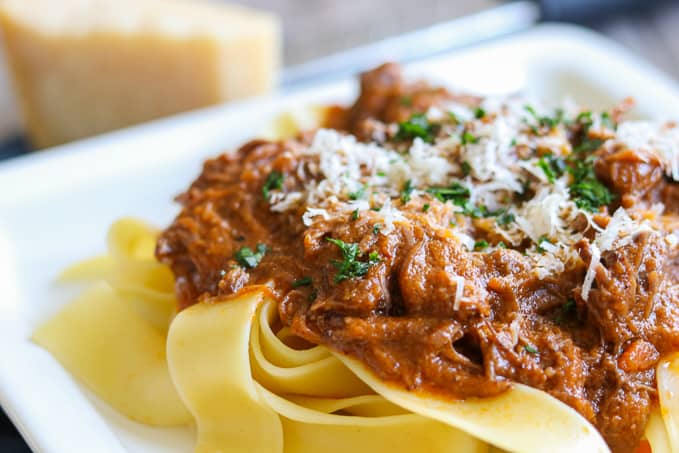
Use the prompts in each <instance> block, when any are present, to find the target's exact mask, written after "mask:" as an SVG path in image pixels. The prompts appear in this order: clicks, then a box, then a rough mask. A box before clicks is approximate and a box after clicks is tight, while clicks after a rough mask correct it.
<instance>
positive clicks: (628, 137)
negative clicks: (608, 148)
mask: <svg viewBox="0 0 679 453" xmlns="http://www.w3.org/2000/svg"><path fill="white" fill-rule="evenodd" d="M616 142H617V143H619V144H622V145H624V146H626V147H628V148H629V149H632V150H638V151H646V152H650V153H653V154H655V155H656V156H657V157H658V159H659V161H660V162H661V164H662V166H663V168H664V169H665V173H666V174H667V176H669V177H670V178H672V179H674V180H675V181H679V127H677V126H676V125H674V124H671V123H652V122H649V121H626V122H624V123H621V124H620V125H619V126H618V131H617V138H616Z"/></svg>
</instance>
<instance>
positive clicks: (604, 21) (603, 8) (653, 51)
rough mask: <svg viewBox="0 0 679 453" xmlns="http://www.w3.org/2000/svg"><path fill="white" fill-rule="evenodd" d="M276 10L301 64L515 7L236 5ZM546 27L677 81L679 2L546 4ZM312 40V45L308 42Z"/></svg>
mask: <svg viewBox="0 0 679 453" xmlns="http://www.w3.org/2000/svg"><path fill="white" fill-rule="evenodd" d="M236 3H240V4H244V5H248V6H253V7H257V8H263V9H268V10H271V11H275V12H276V13H278V14H279V15H280V17H281V18H282V20H283V24H284V42H285V47H284V61H285V63H286V64H288V65H294V64H298V63H301V62H304V61H307V60H311V59H314V58H318V57H320V56H323V55H327V54H330V53H334V52H338V51H340V50H344V49H348V48H351V47H355V46H359V45H363V44H366V43H369V42H374V41H377V40H379V39H384V38H386V37H389V36H394V35H398V34H401V33H404V32H409V31H413V30H416V29H419V28H423V27H427V26H429V25H432V24H434V23H438V22H445V21H448V20H451V19H455V18H458V17H463V16H466V15H469V14H472V13H477V12H480V11H484V10H487V9H489V8H493V7H497V6H500V5H504V4H507V3H510V2H506V1H501V0H342V1H338V0H237V1H236ZM532 3H534V4H535V6H536V7H537V9H538V10H539V14H540V16H539V20H541V21H550V22H551V21H565V22H574V23H579V24H582V25H585V26H588V27H590V28H593V29H594V30H597V31H600V32H602V33H604V34H606V35H608V36H609V37H611V38H613V39H614V40H615V41H617V42H618V43H620V44H622V45H623V46H626V47H628V48H629V49H631V50H632V51H634V52H636V53H638V54H640V55H642V56H644V57H646V59H647V60H649V61H651V62H652V63H653V64H655V65H657V66H658V67H660V68H661V69H663V70H664V71H665V72H667V73H669V74H672V75H673V76H674V77H675V78H679V1H677V0H543V1H535V2H532ZM310 36H313V39H309V37H310Z"/></svg>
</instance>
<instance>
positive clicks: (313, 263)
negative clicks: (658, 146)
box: [157, 64, 679, 453]
mask: <svg viewBox="0 0 679 453" xmlns="http://www.w3.org/2000/svg"><path fill="white" fill-rule="evenodd" d="M404 100H406V101H407V102H406V101H404ZM451 100H454V101H455V102H459V103H463V104H468V105H476V104H478V103H479V101H480V100H479V99H478V98H474V97H469V96H456V95H453V94H452V93H450V92H448V91H447V90H445V89H443V88H433V87H430V86H428V85H427V84H424V83H414V84H409V83H406V82H405V81H404V80H403V78H402V75H401V72H400V68H398V66H396V65H393V64H387V65H384V66H382V67H380V68H377V69H375V70H373V71H371V72H368V73H366V74H364V75H363V76H362V78H361V93H360V96H359V97H358V99H357V100H356V102H355V103H354V105H352V106H351V107H349V108H347V109H343V108H334V109H332V111H331V114H330V117H329V119H328V124H327V126H328V127H331V128H334V129H338V130H343V131H346V132H348V133H351V134H353V135H355V136H356V137H357V138H358V139H359V140H361V141H366V142H368V141H375V140H376V141H380V142H382V143H383V144H385V145H388V144H389V143H394V142H397V141H398V139H397V137H395V134H394V125H395V124H398V123H400V122H403V121H407V120H408V119H409V118H411V117H412V115H413V114H417V113H419V112H425V111H427V110H428V109H430V108H431V107H436V106H438V105H442V104H443V103H445V102H447V101H451ZM611 116H613V117H614V119H617V116H618V113H617V112H615V111H612V112H611ZM571 133H572V137H571V140H572V142H573V143H574V145H575V144H577V142H578V140H581V137H579V135H578V133H579V132H578V129H577V126H574V127H573V128H572V129H571ZM312 139H313V132H308V133H303V134H301V135H300V136H298V137H296V138H294V139H289V140H283V141H279V142H271V141H264V140H255V141H251V142H249V143H247V144H245V145H244V146H243V147H241V148H240V149H239V150H238V151H237V152H235V153H226V154H223V155H221V156H219V157H217V158H214V159H211V160H208V161H207V162H206V163H205V165H204V168H203V171H202V174H201V175H200V177H199V178H198V179H197V180H196V181H195V182H194V183H193V184H192V185H191V187H190V188H189V189H188V190H187V191H186V192H185V193H184V194H182V195H181V196H180V197H179V198H178V200H179V202H180V203H181V205H182V211H181V213H180V214H179V215H178V217H177V218H176V220H175V221H174V223H173V224H172V225H171V226H170V227H169V228H168V229H166V230H165V231H164V232H163V233H162V235H161V236H160V239H159V241H158V246H157V256H158V258H159V260H160V261H162V262H164V263H167V264H168V265H170V267H171V268H172V270H173V272H174V274H175V277H176V289H177V294H178V299H179V304H180V308H184V307H187V306H189V305H191V304H194V303H196V302H199V301H205V300H208V299H209V298H211V297H214V296H221V295H229V294H234V293H237V292H239V291H240V290H241V289H243V288H244V287H245V286H247V285H250V284H257V283H265V282H273V288H274V292H275V294H276V295H277V297H279V300H280V310H279V311H280V317H281V321H282V323H283V324H284V325H287V326H290V328H291V329H292V331H293V332H294V333H295V334H296V335H297V336H299V337H301V338H303V339H305V340H307V341H309V342H311V343H315V344H324V345H327V346H329V347H331V348H334V349H335V350H339V351H342V352H344V353H347V354H349V355H351V356H354V357H356V358H358V359H360V360H361V361H363V362H364V363H365V364H367V365H368V366H369V367H370V368H371V369H372V370H373V371H374V372H375V373H376V374H377V375H378V376H379V377H380V378H382V379H384V380H387V381H391V382H394V383H396V384H398V385H402V386H405V387H406V388H408V389H411V390H424V391H431V392H437V393H438V394H442V395H445V396H446V397H452V398H467V397H488V396H492V395H496V394H499V393H501V392H503V391H505V390H506V389H507V388H508V387H509V386H510V385H511V383H512V382H519V383H523V384H527V385H530V386H532V387H535V388H538V389H541V390H544V391H546V392H549V393H550V394H551V395H553V396H555V397H556V398H558V399H560V400H561V401H563V402H565V403H566V404H568V405H570V406H572V407H573V408H575V409H576V410H577V411H578V412H579V413H581V414H582V415H583V416H584V417H585V418H586V419H588V420H589V421H590V422H592V423H593V424H594V425H595V426H596V427H597V428H598V429H599V430H600V432H601V433H602V434H603V436H604V438H605V439H606V441H607V442H608V444H609V445H610V446H611V448H612V449H613V451H615V452H619V453H623V452H629V451H633V450H634V449H635V448H636V446H637V445H638V443H639V439H640V438H641V436H642V434H643V431H644V428H645V425H646V421H647V419H648V416H649V413H650V411H651V409H652V407H653V406H654V405H656V404H657V394H656V383H655V365H656V364H657V362H658V360H659V358H660V357H661V356H662V355H663V354H667V353H669V352H672V351H676V350H679V300H678V293H677V285H678V283H679V254H678V253H677V247H676V244H672V243H671V241H668V240H666V238H665V235H666V234H669V233H670V232H672V231H676V229H677V223H678V222H677V219H678V217H677V216H678V215H679V186H678V185H677V183H676V182H674V181H672V180H671V178H669V177H668V176H667V175H666V174H665V172H664V171H663V169H662V168H661V166H660V163H659V162H658V161H657V160H654V159H649V158H648V156H646V155H643V153H638V152H635V150H629V149H616V148H613V149H611V148H604V147H600V149H595V150H593V154H592V155H593V156H595V157H596V158H597V159H596V161H595V164H594V168H595V170H596V175H597V177H598V178H599V180H601V181H602V182H603V183H604V184H605V185H606V186H607V188H608V189H610V191H611V192H612V193H613V195H614V199H613V201H612V202H611V203H610V204H609V205H608V206H602V207H601V209H600V210H599V212H597V213H595V214H593V218H594V220H595V221H596V222H597V223H598V224H599V226H600V227H602V228H604V227H605V226H606V224H607V223H608V222H610V219H611V213H612V212H614V211H615V209H617V208H618V207H619V206H623V207H625V208H627V209H636V210H638V211H639V212H642V211H644V210H651V209H652V207H653V206H656V205H657V204H658V203H663V204H664V207H665V210H664V212H663V213H662V215H661V216H658V218H656V219H655V221H656V223H658V224H660V225H661V232H663V233H666V234H651V233H649V232H647V231H646V232H642V233H640V234H638V235H636V236H635V237H634V240H633V241H630V242H629V243H628V244H626V245H625V246H624V247H621V248H618V249H615V250H611V251H605V252H604V253H603V254H602V256H601V262H600V265H599V266H597V267H596V272H595V279H594V283H593V285H592V289H591V290H590V291H589V294H588V297H587V298H586V300H585V298H583V297H582V286H583V280H584V278H585V274H586V272H587V269H588V267H589V263H590V260H591V259H592V249H591V246H590V244H591V239H592V237H593V234H594V232H593V231H589V232H585V233H584V237H585V238H584V239H583V240H581V241H580V242H579V243H578V244H576V249H577V259H575V260H573V261H571V262H570V263H569V265H568V266H567V267H566V268H565V269H563V270H562V271H560V272H557V273H554V274H552V275H550V276H547V277H543V278H538V277H536V275H535V273H534V272H533V269H532V268H533V266H534V261H531V259H530V258H529V257H528V256H527V255H526V253H525V250H526V248H527V244H525V243H524V244H519V245H516V246H510V247H507V248H502V247H491V248H488V249H485V250H477V251H473V250H469V249H468V248H466V247H464V246H463V245H462V244H461V242H460V241H459V240H458V239H457V237H456V236H455V234H452V233H451V231H454V230H455V228H459V227H460V226H461V225H466V228H467V229H468V231H472V232H473V235H474V239H476V240H477V241H479V240H481V241H485V242H486V243H490V244H491V245H493V244H498V238H497V237H496V235H495V233H493V231H492V229H489V228H486V226H487V223H488V222H489V221H494V220H489V219H486V218H483V216H479V218H474V219H472V218H470V216H468V215H465V214H464V213H463V214H461V213H460V212H457V211H454V210H451V209H449V205H450V204H451V203H450V202H448V203H445V202H442V201H441V200H439V199H436V197H433V196H426V195H424V196H419V197H414V198H413V200H412V201H409V202H408V203H403V202H402V200H398V199H395V200H394V201H393V202H394V204H395V205H397V206H398V208H399V209H400V211H401V213H402V216H403V217H404V219H403V220H402V221H400V222H396V223H395V224H394V227H393V230H392V231H390V233H389V234H376V232H375V228H376V227H375V225H376V224H378V222H380V218H379V213H378V212H376V211H372V210H366V211H362V212H361V213H360V215H356V213H355V212H352V211H346V212H345V211H337V212H333V213H332V214H333V215H332V216H330V217H329V218H328V219H318V220H316V221H314V222H313V223H312V224H311V225H309V226H307V225H305V224H304V223H303V221H302V216H303V214H304V212H305V211H304V209H305V208H304V206H300V207H297V208H294V209H292V210H291V211H287V212H273V211H272V210H271V209H270V203H269V201H268V200H267V199H265V198H264V197H263V196H262V188H263V186H264V185H265V184H266V181H267V178H268V177H270V175H271V173H272V172H274V171H275V172H279V173H280V174H281V175H283V176H284V179H283V180H282V183H281V187H280V189H281V190H282V191H283V192H292V191H295V190H301V188H302V187H303V186H304V184H305V183H306V182H308V181H306V180H305V179H306V178H307V176H305V174H303V173H300V172H299V171H298V169H299V167H300V166H303V165H305V162H306V159H307V157H306V156H305V154H304V151H305V149H307V148H308V147H309V145H310V143H311V141H312ZM397 145H398V144H397ZM520 196H521V194H516V197H520ZM425 205H426V206H425ZM432 224H435V225H451V226H450V228H439V227H432ZM328 237H331V238H335V239H340V240H342V241H344V243H347V244H349V243H352V244H358V246H359V249H360V250H359V253H358V254H357V255H356V259H357V260H358V261H361V262H364V263H365V262H368V261H369V257H368V254H369V252H373V253H377V254H378V256H379V261H377V260H376V261H375V262H374V263H372V265H370V266H369V268H368V269H367V272H366V273H365V275H362V276H357V277H354V278H347V279H344V280H342V281H337V279H336V278H334V276H336V274H337V272H338V268H337V265H336V264H333V262H336V261H337V260H341V259H342V255H341V253H340V249H339V248H338V247H337V246H336V245H335V244H333V243H331V242H329V241H328V240H327V239H326V238H328ZM587 238H589V240H587ZM257 244H266V246H267V247H268V251H267V252H266V253H265V254H264V255H263V257H261V261H260V262H259V263H258V265H256V266H255V267H253V268H248V267H247V266H242V265H239V264H238V262H237V261H236V260H234V254H236V253H237V252H238V251H239V250H241V249H242V247H245V246H247V247H249V248H250V249H251V250H255V248H256V246H257ZM452 276H461V277H462V278H464V282H465V288H464V298H463V299H462V300H455V298H454V297H453V295H454V294H455V293H456V285H457V284H459V279H458V280H455V278H453V277H452ZM301 279H304V280H301ZM302 281H304V284H299V282H302ZM293 282H298V283H297V284H293ZM308 282H310V284H306V283H308Z"/></svg>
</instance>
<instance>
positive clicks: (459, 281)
mask: <svg viewBox="0 0 679 453" xmlns="http://www.w3.org/2000/svg"><path fill="white" fill-rule="evenodd" d="M451 278H452V279H453V281H454V282H455V301H454V302H453V310H456V311H457V310H459V309H460V304H461V303H462V298H463V297H464V282H465V280H464V277H462V276H460V275H453V276H452V277H451Z"/></svg>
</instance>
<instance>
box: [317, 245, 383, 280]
mask: <svg viewBox="0 0 679 453" xmlns="http://www.w3.org/2000/svg"><path fill="white" fill-rule="evenodd" d="M326 239H327V240H328V242H331V243H333V244H335V245H336V246H337V247H339V249H340V250H341V251H342V261H339V260H333V261H331V262H332V264H333V266H335V267H336V268H337V273H336V274H335V283H339V282H342V281H344V280H349V279H352V278H357V277H363V276H364V275H365V274H367V273H368V269H370V266H372V265H373V264H376V263H378V262H379V261H380V257H379V254H378V253H377V252H371V253H369V254H368V261H359V260H358V258H359V255H360V253H361V250H360V249H359V247H358V244H356V243H347V242H344V241H342V240H340V239H333V238H330V237H329V238H326Z"/></svg>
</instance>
